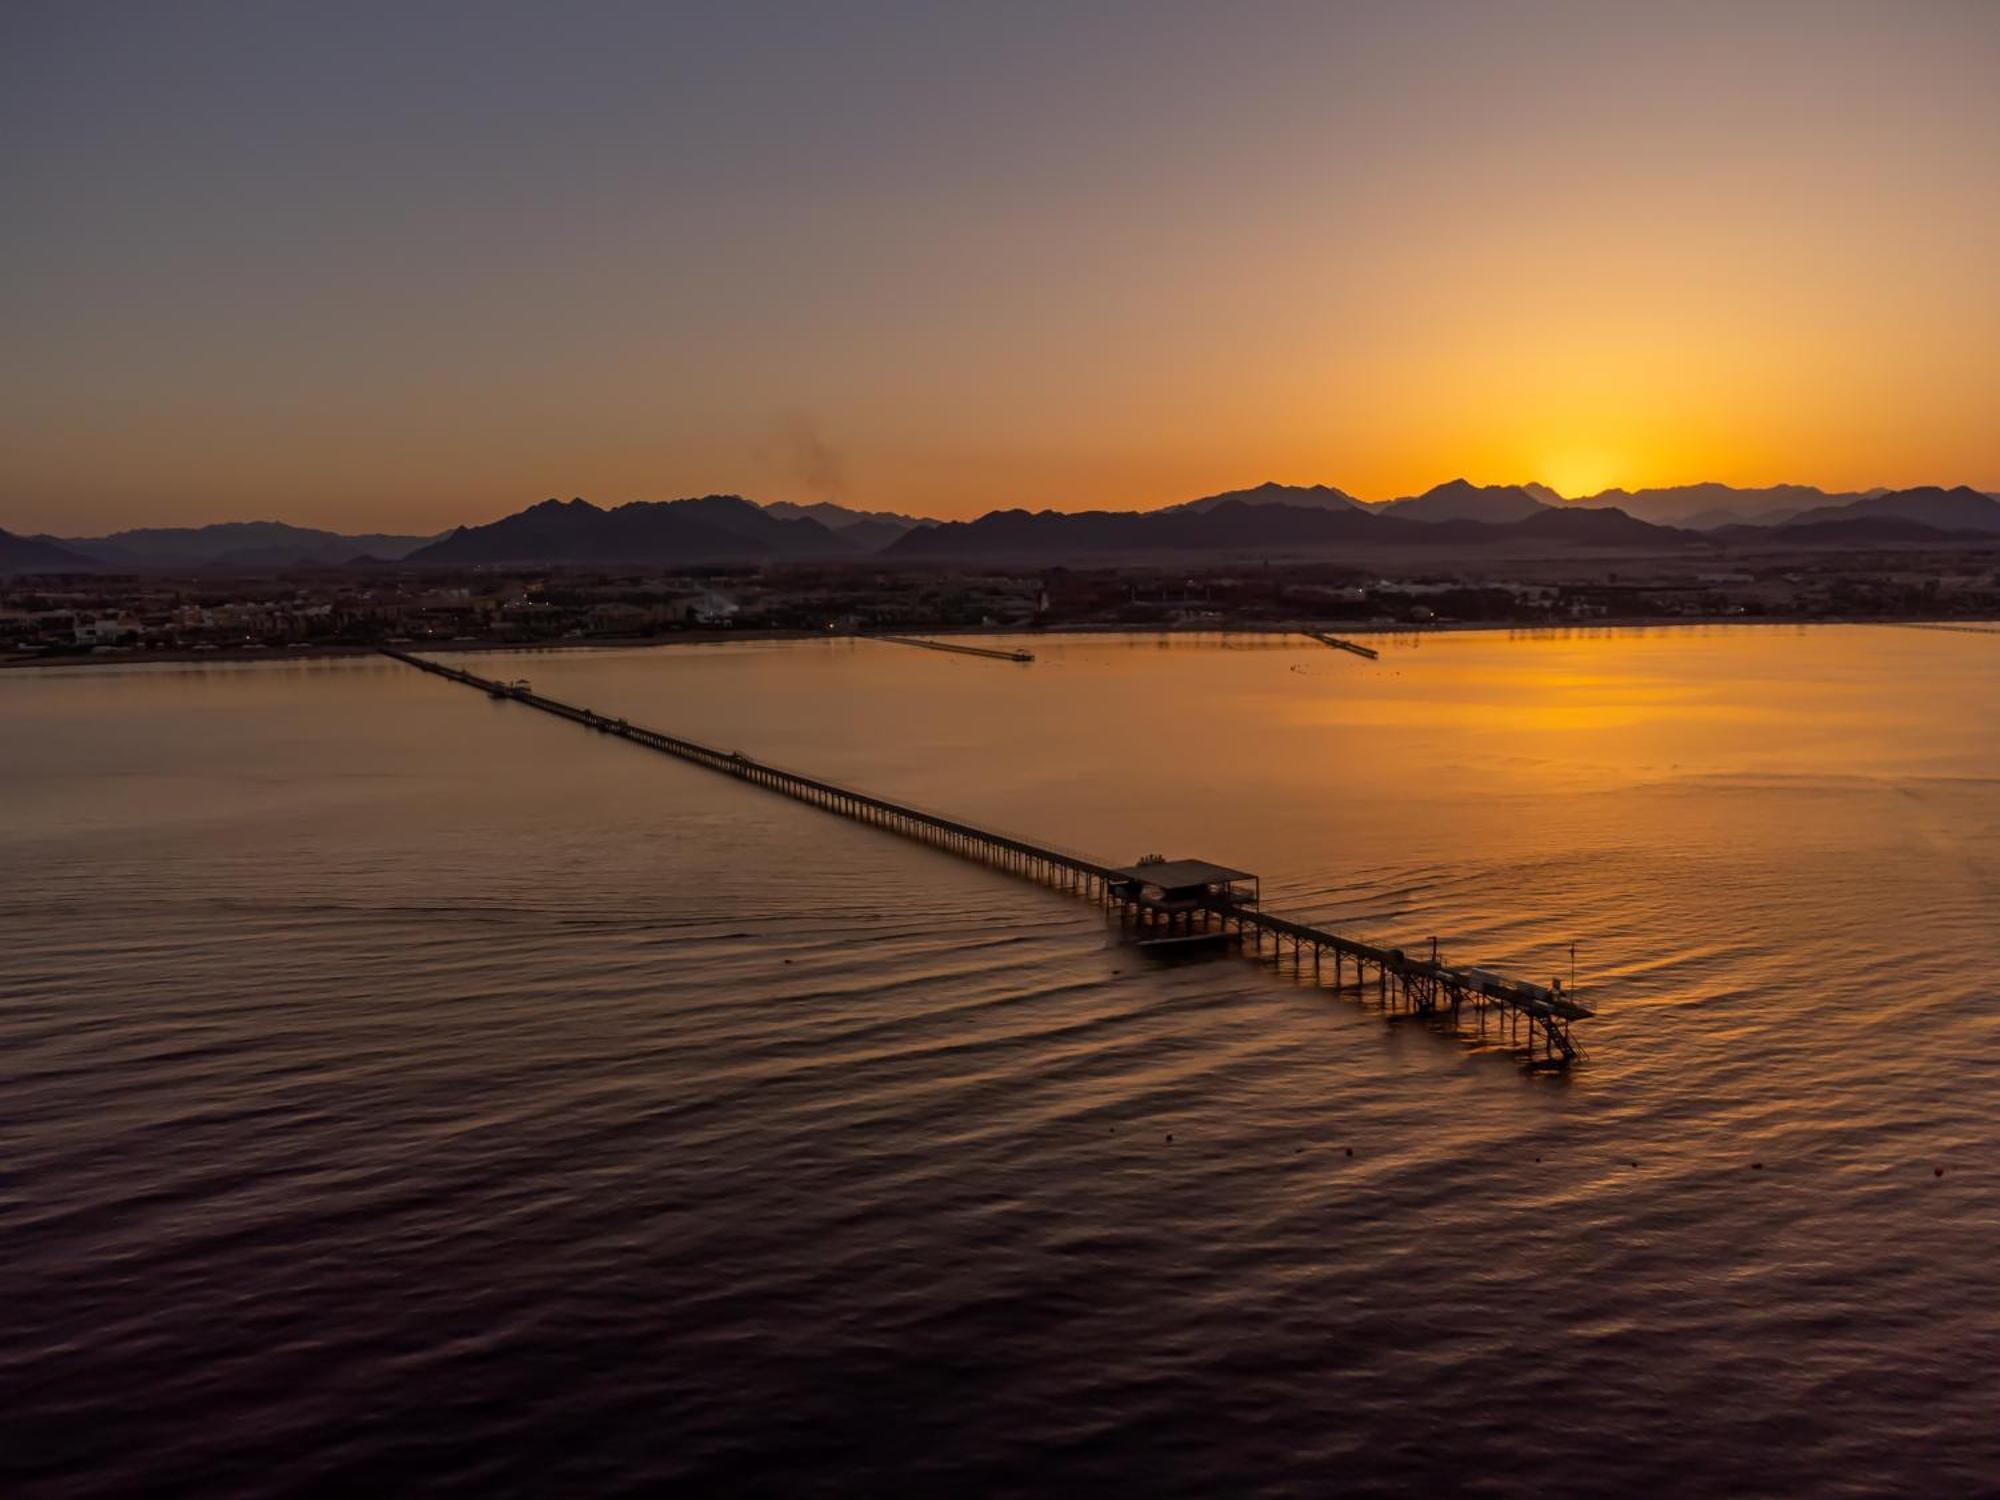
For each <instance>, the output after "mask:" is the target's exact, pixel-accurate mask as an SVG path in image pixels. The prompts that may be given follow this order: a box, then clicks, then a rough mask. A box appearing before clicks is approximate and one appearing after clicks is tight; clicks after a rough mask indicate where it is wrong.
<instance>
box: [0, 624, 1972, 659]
mask: <svg viewBox="0 0 2000 1500" xmlns="http://www.w3.org/2000/svg"><path fill="white" fill-rule="evenodd" d="M1825 625H1884V626H1921V627H1942V628H1946V629H1960V630H1966V631H1969V632H1971V633H1973V634H1989V633H2000V621H1994V620H1981V619H1967V618H1964V617H1962V616H1943V617H1940V616H1935V615H1932V616H1924V617H1920V618H1918V617H1913V618H1910V619H1893V620H1891V619H1883V618H1882V617H1880V616H1873V615H1826V616H1816V617H1814V618H1812V619H1770V618H1746V617H1745V616H1742V615H1702V616H1688V615H1671V616H1658V617H1635V618H1632V619H1620V620H1589V621H1582V620H1572V621H1565V622H1563V623H1561V624H1553V623H1551V624H1531V623H1526V622H1522V621H1513V620H1473V621H1466V622H1463V623H1454V624H1448V625H1428V624H1427V625H1374V624H1371V625H1364V626H1342V625H1340V624H1338V623H1334V624H1327V623H1324V622H1318V621H1303V622H1298V623H1286V624H1275V623H1274V624H1271V625H1227V624H1203V625H1128V624H1115V623H1104V624H1076V625H1056V626H1049V627H1046V628H1042V629H1035V628H1032V627H1026V628H1024V627H1020V626H1007V625H959V626H941V627H938V628H936V629H932V630H924V631H920V632H918V633H919V634H920V635H923V636H925V637H960V636H973V637H1004V638H1007V639H1010V640H1033V639H1035V638H1037V637H1046V638H1056V639H1060V638H1063V637H1073V636H1094V635H1131V636H1165V635H1184V636H1191V637H1196V636H1229V635H1268V636H1288V635H1303V634H1305V633H1306V632H1307V631H1311V630H1318V631H1324V632H1325V633H1327V634H1329V635H1351V636H1364V637H1370V638H1373V637H1378V636H1380V637H1392V636H1427V635H1467V634H1472V633H1475V632H1477V633H1491V632H1493V631H1500V630H1505V631H1520V632H1524V633H1528V634H1548V633H1552V632H1556V631H1614V630H1675V629H1679V630H1687V629H1696V628H1712V627H1715V626H1732V627H1738V628H1749V629H1766V630H1769V629H1809V628H1811V627H1814V626H1825ZM874 638H875V637H874V636H873V635H871V634H870V633H867V632H849V631H825V630H689V631H678V632H675V633H674V634H672V635H666V636H658V635H651V636H607V637H599V638H596V639H592V640H555V641H508V640H494V639H490V638H487V639H479V640H442V641H387V642H384V643H383V645H385V646H397V647H400V648H402V649H404V650H409V651H423V652H430V653H447V654H448V653H452V652H458V653H481V652H494V651H518V652H535V651H631V650H635V649H643V648H648V647H674V646H719V645H754V644H761V643H765V642H783V641H835V640H856V641H865V640H870V639H874ZM381 650H382V646H356V645H324V646H319V645H313V646H238V647H232V648H229V649H218V650H208V651H203V650H195V649H191V648H178V649H175V650H170V651H131V650H124V651H107V652H85V653H79V654H76V655H43V656H21V657H12V658H0V673H5V672H8V671H20V670H29V669H33V668H37V667H42V668H59V667H119V666H146V665H151V664H155V663H157V664H160V665H169V664H172V665H181V666H186V665H192V664H201V663H206V664H211V665H223V666H268V665H270V664H272V663H274V662H283V661H324V660H328V659H331V658H335V657H345V656H376V655H379V654H380V653H381Z"/></svg>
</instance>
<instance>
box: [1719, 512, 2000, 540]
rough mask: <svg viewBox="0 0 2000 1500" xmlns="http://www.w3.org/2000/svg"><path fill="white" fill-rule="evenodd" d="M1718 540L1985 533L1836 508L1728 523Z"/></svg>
mask: <svg viewBox="0 0 2000 1500" xmlns="http://www.w3.org/2000/svg"><path fill="white" fill-rule="evenodd" d="M1709 535H1711V536H1713V537H1715V538H1716V539H1717V540H1719V541H1728V542H1732V543H1740V542H1753V543H1769V544H1775V545H1780V546H1785V547H1875V546H1892V545H1907V544H1931V545H1943V546H1950V545H1952V544H1954V543H1962V542H1976V541H1978V540H1980V539H1981V537H1982V536H1983V535H1984V533H1981V532H1979V531H1974V530H1946V529H1945V528H1943V527H1939V526H1928V525H1926V524H1924V523H1923V522H1922V521H1908V520H1904V519H1902V518H1901V517H1899V516H1853V515H1848V514H1846V513H1845V511H1844V510H1836V511H1833V512H1830V513H1828V514H1826V515H1824V516H1822V517H1821V518H1820V519H1818V520H1806V519H1804V518H1801V519H1799V520H1796V521H1788V522H1786V523H1785V524H1784V525H1782V526H1729V527H1724V528H1722V529H1721V530H1718V531H1714V532H1710V533H1709Z"/></svg>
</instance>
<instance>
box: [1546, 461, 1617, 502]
mask: <svg viewBox="0 0 2000 1500" xmlns="http://www.w3.org/2000/svg"><path fill="white" fill-rule="evenodd" d="M1623 469H1624V465H1623V464H1622V463H1621V462H1620V461H1619V459H1618V455H1617V454H1615V453H1604V452H1600V451H1597V450H1594V449H1586V448H1568V449H1564V450H1562V451H1561V452H1558V453H1552V454H1550V455H1549V456H1548V457H1547V458H1545V459H1543V460H1542V471H1541V473H1539V474H1537V475H1536V476H1535V477H1536V478H1537V479H1539V480H1541V482H1542V483H1543V484H1546V485H1548V486H1549V487H1550V488H1551V489H1553V490H1555V491H1556V493H1558V494H1559V495H1562V496H1563V497H1564V498H1565V499H1569V500H1578V499H1581V498H1582V497H1584V496H1585V495H1595V494H1596V493H1597V492H1598V491H1600V490H1608V489H1611V488H1612V487H1613V486H1615V485H1616V484H1617V483H1618V482H1619V476H1620V474H1621V473H1622V472H1623Z"/></svg>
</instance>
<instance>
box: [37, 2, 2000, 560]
mask: <svg viewBox="0 0 2000 1500" xmlns="http://www.w3.org/2000/svg"><path fill="white" fill-rule="evenodd" d="M1996 79H2000V4H1995V3H1991V0H1968V3H1962V4H1961V3H1929V4H1927V3H1904V4H1879V5H1873V4H1871V5H1853V4H1840V3H1833V0H1827V3H1815V4H1757V3H1730V4H1714V5H1704V4H1696V3H1676V4H1647V5H1620V4H1607V3H1594V4H1580V5H1557V4H1533V5H1515V4H1504V3H1485V4H1466V5H1450V4H1435V5H1433V4H1410V3H1405V4H1383V5H1360V4H1353V5H1340V4H1330V3H1323V4H1309V5H1298V6H1290V5H1275V4H1250V5H1243V6H1237V5H1229V6H1224V5H1209V6H1199V7H1197V6H1186V7H1181V6H1171V5H1166V4H1146V5H1138V6H1131V7H1117V6H1113V5H1109V4H1102V5H1100V4H1086V5H1065V4H1049V5H1039V4H1023V3H1009V4H1004V5H992V6H987V7H981V8H978V9H974V8H973V7H970V6H961V5H936V4H931V5H909V6H891V5H862V4H801V5H796V6H773V5H763V4H754V3H753V4H727V5H716V6H713V7H676V6H670V5H664V4H611V3H595V4H588V3H587V4H576V5H556V4H546V5H518V4H500V3H476V4H447V3H421V0H419V3H398V4H382V5H377V4H357V3H351V0H343V3H337V4H336V3H331V0H329V3H321V4H312V5H303V4H289V3H259V4H240V5H239V4H200V3H144V4H123V5H104V4H96V3H87V0H81V3H80V0H58V3H50V4H39V3H25V0H10V3H9V4H8V5H7V6H6V7H5V9H4V12H0V134H3V135H4V139H5V141H6V149H5V151H4V153H0V178H4V190H5V202H6V204H7V219H8V227H7V231H6V233H5V235H4V237H0V269H3V270H4V276H0V320H3V322H4V328H5V337H4V340H0V398H3V399H0V527H5V528H7V529H9V530H14V531H23V532H35V531H51V532H56V533H59V534H75V535H81V534H88V533H92V532H97V531H104V530H109V529H113V528H117V527H123V526H132V525H161V524H187V523H197V522H203V521H212V520H225V519H245V518H265V517H273V518H282V519H286V520H294V521H298V522H301V523H304V524H312V525H322V526H329V527H336V528H341V529H349V530H359V529H394V530H407V531H433V530H437V529H439V528H442V527H444V526H447V525H450V524H452V523H455V522H461V521H483V520H488V519H491V518H492V517H494V516H496V515H499V514H502V513H504V512H507V511H511V510H515V509H518V508H519V507H521V506H522V505H525V504H529V503H532V502H533V501H535V500H538V499H541V498H543V497H544V496H548V495H561V496H569V495H585V496H588V497H590V498H591V499H593V500H596V501H598V502H600V503H605V504H611V503H618V502H622V501H626V500H634V499H667V498H672V497H676V496H680V495H688V494H700V493H705V492H709V491H734V492H739V493H744V494H747V495H750V496H752V497H754V498H759V499H796V500H812V499H824V498H831V499H838V500H841V501H843V502H845V503H848V504H853V505H859V506H865V507H888V508H895V509H902V510H914V511H919V512H923V513H927V514H933V515H940V516H958V515H966V514H975V513H978V512H980V511H983V510H986V509H989V508H992V507H994V506H1000V505H1026V506H1030V507H1042V506H1054V507H1057V508H1062V509H1077V508H1083V507H1088V506H1099V505H1105V506H1132V505H1153V504H1163V503H1167V502H1170V501H1173V500H1178V499H1184V498H1188V497H1191V496H1195V495H1199V494H1203V493H1207V492H1211V491H1214V490H1217V489H1223V488H1231V487H1235V486H1239V485H1243V484H1250V483H1255V482H1257V481H1259V480H1263V479H1280V480H1286V481H1295V482H1300V483H1307V482H1325V483H1331V484H1337V485H1340V486H1342V487H1343V488H1346V489H1349V490H1351V491H1353V492H1355V493H1357V494H1360V495H1363V496H1365V497H1369V498H1379V497H1384V496H1389V495H1395V494H1402V493H1409V492H1412V491H1415V490H1419V489H1422V488H1425V487H1427V486H1429V485H1431V484H1434V483H1436V482H1438V481H1440V480H1443V479H1447V478H1451V477H1454V476H1456V475H1460V474H1463V475H1466V476H1467V477H1470V478H1472V479H1474V480H1477V481H1481V482H1504V481H1516V480H1526V479H1539V480H1542V481H1545V482H1547V483H1549V484H1552V485H1554V486H1556V487H1557V488H1558V489H1561V490H1563V491H1564V492H1566V493H1571V494H1575V493H1583V492H1588V491H1593V490H1596V489H1598V488H1601V487H1604V486H1607V485H1613V484H1622V485H1626V486H1638V485H1646V484H1663V483H1677V482H1686V481H1693V480H1701V479H1719V480H1725V481H1729V482H1733V483H1741V484H1762V483H1771V482H1776V481H1781V480H1785V481H1799V482H1805V483H1814V484H1819V485H1822V486H1825V487H1828V488H1846V487H1863V486H1869V485H1876V484H1887V485H1896V486H1901V485H1910V484H1920V483H1946V484H1953V483H1970V484H1974V485H1978V486H1981V487H1984V488H1988V489H1994V490H2000V87H1996Z"/></svg>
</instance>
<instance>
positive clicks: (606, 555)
mask: <svg viewBox="0 0 2000 1500" xmlns="http://www.w3.org/2000/svg"><path fill="white" fill-rule="evenodd" d="M859 550H861V549H858V548H856V547H854V546H853V545H851V544H850V543H848V542H846V541H843V540H842V538H841V536H840V534H838V533H836V532H833V531H829V530H828V529H827V528H826V527H825V526H823V525H821V524H820V523H819V522H818V521H815V520H812V519H809V518H799V519H793V520H785V519H782V518H780V517H777V516H773V515H771V514H770V513H769V512H767V511H766V510H764V509H763V508H762V507H761V506H756V505H752V504H751V503H750V502H749V501H748V500H745V499H743V498H742V497H741V496H738V495H704V496H701V497H700V498H699V499H692V500H662V501H647V500H640V501H634V502H633V503H632V504H630V505H620V506H618V507H616V508H615V509H612V510H601V509H599V508H598V507H597V506H595V505H592V504H591V503H590V502H589V501H587V500H570V501H566V502H565V501H561V500H544V501H543V502H542V503H541V504H540V505H534V506H530V507H529V508H528V509H526V510H524V511H518V512H516V513H515V514H514V515H511V516H504V517H502V518H501V519H500V520H498V521H494V522H491V523H489V524H488V525H485V526H461V527H460V528H459V529H458V530H456V531H454V532H452V533H451V534H450V535H449V536H445V537H442V538H440V539H439V540H437V541H435V542H432V543H431V544H430V545H429V546H427V547H422V548H419V549H418V550H417V551H415V552H413V553H411V554H410V555H409V557H407V558H406V559H404V561H406V562H409V563H412V564H417V565H422V566H445V565H460V564H495V563H585V564H596V565H600V566H610V565H616V564H620V563H668V564H676V565H680V564H694V563H711V562H755V561H779V560H796V559H805V558H830V557H851V556H854V555H856V554H857V552H858V551H859Z"/></svg>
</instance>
